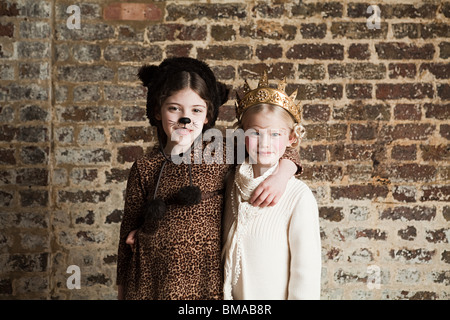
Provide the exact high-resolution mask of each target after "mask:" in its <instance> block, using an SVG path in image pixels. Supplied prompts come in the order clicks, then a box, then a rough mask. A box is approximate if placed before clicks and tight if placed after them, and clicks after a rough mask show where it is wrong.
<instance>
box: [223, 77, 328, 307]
mask: <svg viewBox="0 0 450 320" xmlns="http://www.w3.org/2000/svg"><path fill="white" fill-rule="evenodd" d="M284 87H285V81H284V80H283V81H282V82H281V83H280V84H279V86H278V88H277V89H274V88H270V87H269V85H268V82H267V74H264V76H263V78H262V79H261V81H260V82H259V85H258V87H257V88H256V89H254V90H250V87H249V86H248V84H247V83H246V84H245V88H244V93H245V95H244V97H243V98H242V99H239V97H238V99H237V104H236V111H237V118H238V126H239V128H240V129H243V130H244V131H245V135H246V142H245V143H246V149H247V152H248V158H247V159H246V161H245V162H244V163H243V164H241V165H239V166H238V167H237V168H236V171H235V173H234V175H231V176H230V178H229V179H228V184H227V192H226V201H225V203H226V209H225V215H224V222H223V239H224V242H225V245H224V248H223V252H222V253H223V260H224V277H225V278H224V298H225V299H236V300H242V299H245V300H258V299H267V300H278V299H281V300H284V299H320V278H321V242H320V231H319V216H318V207H317V202H316V199H315V198H314V195H313V193H312V192H311V190H310V189H309V187H308V186H307V185H306V184H305V183H303V182H302V181H300V180H298V179H296V178H295V177H292V178H291V179H290V180H289V182H288V184H287V187H286V191H285V192H284V194H283V195H282V196H281V198H280V200H279V201H278V203H277V204H276V205H275V206H271V207H265V208H258V207H253V206H251V205H250V204H249V203H248V200H249V197H250V195H251V194H252V192H253V190H255V188H257V187H258V185H259V184H260V183H261V182H263V181H265V180H266V179H267V178H268V177H270V175H271V174H273V172H274V171H275V170H276V169H277V167H278V165H279V160H280V157H281V156H282V155H283V154H284V152H285V151H286V149H296V150H298V148H299V143H300V139H301V137H302V135H303V127H302V126H301V125H300V114H299V111H298V106H296V105H295V104H294V100H295V96H296V93H294V94H293V95H291V96H288V95H286V93H285V92H284Z"/></svg>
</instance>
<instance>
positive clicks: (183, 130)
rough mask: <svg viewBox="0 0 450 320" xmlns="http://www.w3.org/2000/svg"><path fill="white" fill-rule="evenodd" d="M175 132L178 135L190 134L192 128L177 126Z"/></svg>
mask: <svg viewBox="0 0 450 320" xmlns="http://www.w3.org/2000/svg"><path fill="white" fill-rule="evenodd" d="M175 132H176V133H177V134H178V135H180V136H187V135H190V134H191V132H192V130H190V129H187V128H178V129H176V130H175Z"/></svg>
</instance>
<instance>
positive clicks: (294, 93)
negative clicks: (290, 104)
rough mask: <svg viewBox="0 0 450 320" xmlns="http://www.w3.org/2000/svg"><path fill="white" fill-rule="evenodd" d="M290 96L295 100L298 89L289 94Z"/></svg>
mask: <svg viewBox="0 0 450 320" xmlns="http://www.w3.org/2000/svg"><path fill="white" fill-rule="evenodd" d="M289 98H291V99H292V101H295V98H297V89H296V90H295V91H294V92H293V93H292V94H291V95H290V96H289Z"/></svg>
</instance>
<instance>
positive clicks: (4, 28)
mask: <svg viewBox="0 0 450 320" xmlns="http://www.w3.org/2000/svg"><path fill="white" fill-rule="evenodd" d="M0 37H8V38H12V37H14V25H13V24H12V23H6V24H3V23H0Z"/></svg>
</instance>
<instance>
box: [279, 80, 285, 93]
mask: <svg viewBox="0 0 450 320" xmlns="http://www.w3.org/2000/svg"><path fill="white" fill-rule="evenodd" d="M284 89H286V77H283V79H281V81H280V83H278V90H280V91H284Z"/></svg>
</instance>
